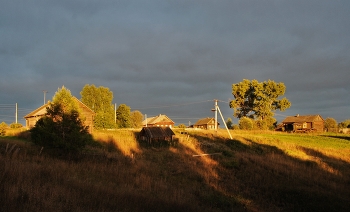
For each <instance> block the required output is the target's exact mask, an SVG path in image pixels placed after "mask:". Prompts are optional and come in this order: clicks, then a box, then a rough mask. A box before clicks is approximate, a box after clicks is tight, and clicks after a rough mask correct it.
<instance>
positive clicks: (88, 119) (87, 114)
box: [24, 96, 95, 133]
mask: <svg viewBox="0 0 350 212" xmlns="http://www.w3.org/2000/svg"><path fill="white" fill-rule="evenodd" d="M73 99H74V101H75V102H76V103H77V105H78V107H79V108H80V110H81V113H82V116H83V117H84V118H85V120H84V126H88V127H89V132H90V133H92V131H93V123H94V116H95V112H94V111H92V110H91V109H90V108H89V107H88V106H86V105H85V104H84V103H82V102H81V101H80V100H79V99H77V98H76V97H74V96H73ZM49 106H50V103H46V104H44V105H42V106H40V107H39V108H37V109H36V110H34V111H32V112H30V113H29V114H28V115H26V116H24V119H25V120H26V127H27V129H31V128H33V127H34V126H35V124H36V122H37V121H38V120H39V119H40V118H41V117H44V116H45V115H46V108H47V107H49Z"/></svg>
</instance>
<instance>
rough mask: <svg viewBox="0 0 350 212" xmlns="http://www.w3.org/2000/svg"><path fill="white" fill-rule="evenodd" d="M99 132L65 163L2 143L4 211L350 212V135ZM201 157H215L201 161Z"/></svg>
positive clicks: (0, 198)
mask: <svg viewBox="0 0 350 212" xmlns="http://www.w3.org/2000/svg"><path fill="white" fill-rule="evenodd" d="M232 134H233V139H232V140H231V139H229V137H228V135H227V134H226V132H225V131H219V132H218V133H215V132H212V131H190V132H189V134H180V132H176V137H175V140H176V141H177V142H176V144H175V145H172V146H169V145H166V144H165V143H163V144H161V146H158V145H157V146H153V147H150V146H148V145H147V144H145V143H143V142H138V141H137V135H138V131H132V130H118V131H114V132H107V131H101V132H96V133H95V134H94V138H95V139H96V140H98V141H99V142H100V143H99V144H96V145H91V146H89V147H88V148H87V149H86V150H85V152H84V154H82V155H78V156H75V157H71V158H70V159H62V158H57V157H52V156H50V155H48V154H47V153H48V150H42V149H41V148H40V147H36V146H33V145H32V144H31V143H30V142H28V141H26V140H20V139H17V138H9V137H7V138H0V211H348V209H349V208H350V203H349V199H350V141H349V139H350V136H344V135H342V136H340V135H337V134H322V135H321V134H316V135H313V134H312V135H301V134H281V133H266V132H255V133H252V132H241V131H234V132H232ZM202 154H212V155H209V156H203V155H202Z"/></svg>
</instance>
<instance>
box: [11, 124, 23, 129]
mask: <svg viewBox="0 0 350 212" xmlns="http://www.w3.org/2000/svg"><path fill="white" fill-rule="evenodd" d="M22 127H23V125H22V124H21V123H11V124H10V128H11V129H18V128H22Z"/></svg>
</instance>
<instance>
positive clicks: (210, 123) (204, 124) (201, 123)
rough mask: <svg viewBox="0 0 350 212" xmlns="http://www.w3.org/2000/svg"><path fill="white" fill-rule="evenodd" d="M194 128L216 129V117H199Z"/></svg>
mask: <svg viewBox="0 0 350 212" xmlns="http://www.w3.org/2000/svg"><path fill="white" fill-rule="evenodd" d="M218 127H219V123H218ZM193 128H197V129H206V130H215V119H214V118H209V117H207V118H203V119H199V120H198V121H197V122H196V123H195V124H194V125H193Z"/></svg>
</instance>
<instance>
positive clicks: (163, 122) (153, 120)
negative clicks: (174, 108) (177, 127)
mask: <svg viewBox="0 0 350 212" xmlns="http://www.w3.org/2000/svg"><path fill="white" fill-rule="evenodd" d="M174 124H175V122H173V121H172V120H171V119H170V118H169V117H168V116H166V115H162V114H159V115H158V116H155V117H150V118H147V119H145V120H144V121H143V122H142V125H143V126H144V127H170V128H172V127H174Z"/></svg>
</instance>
